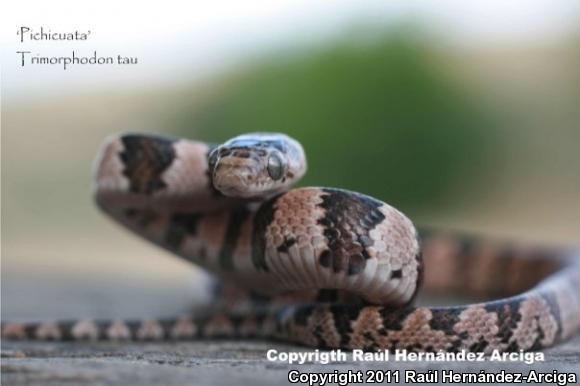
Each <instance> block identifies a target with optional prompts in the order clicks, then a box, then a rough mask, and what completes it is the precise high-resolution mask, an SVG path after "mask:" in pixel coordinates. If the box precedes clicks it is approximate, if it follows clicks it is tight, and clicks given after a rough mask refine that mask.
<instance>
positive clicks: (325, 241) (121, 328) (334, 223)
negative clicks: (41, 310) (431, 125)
mask: <svg viewBox="0 0 580 386" xmlns="http://www.w3.org/2000/svg"><path fill="white" fill-rule="evenodd" d="M305 172H306V159H305V155H304V151H303V149H302V146H301V145H300V144H299V143H298V142H296V141H295V140H293V139H291V138H289V137H288V136H286V135H283V134H248V135H241V136H239V137H236V138H233V139H231V140H229V141H227V142H225V143H224V144H222V145H219V146H212V145H208V144H205V143H201V142H194V141H189V140H184V139H170V138H164V137H158V136H153V135H144V134H126V135H121V136H118V137H114V138H110V139H109V140H107V141H106V143H105V144H104V145H103V148H102V151H101V153H100V155H99V158H98V159H97V162H96V174H95V197H96V202H97V204H98V206H99V207H100V208H101V209H103V210H104V211H105V212H106V213H107V214H108V215H110V216H112V217H113V218H114V219H115V220H117V221H118V222H120V223H121V224H123V225H124V226H126V227H127V228H129V229H131V230H132V231H134V232H135V233H137V234H138V235H140V236H142V237H144V238H146V239H147V240H149V241H151V242H153V243H155V244H157V245H159V246H161V247H163V248H166V249H168V250H169V251H171V252H173V253H175V254H177V255H178V256H180V257H181V258H183V259H186V260H187V261H190V262H192V263H195V264H197V265H200V266H202V267H204V268H205V269H207V270H208V271H210V272H211V273H213V274H215V275H216V276H217V277H219V278H221V279H222V280H223V282H224V283H233V284H228V286H229V287H226V288H230V290H229V292H230V294H231V293H234V294H235V295H236V296H234V298H230V299H229V300H228V301H226V303H225V304H226V305H225V306H223V305H222V306H215V307H214V308H215V310H213V312H211V313H208V314H207V315H192V316H188V317H182V318H175V319H171V320H143V321H98V320H96V321H95V320H82V321H71V322H59V323H37V324H34V323H33V324H18V323H12V324H5V325H3V326H2V335H3V337H4V338H13V339H55V340H82V339H90V340H99V339H110V340H122V339H136V340H158V339H198V338H201V337H235V338H241V337H246V338H250V337H257V338H268V339H281V340H286V341H291V342H295V343H300V344H304V345H309V346H313V347H321V348H348V349H354V348H357V349H365V350H377V349H397V348H404V349H408V350H414V351H438V350H443V351H458V350H470V351H484V352H489V351H491V350H500V351H518V350H536V349H540V348H543V347H548V346H551V345H553V344H554V343H556V342H559V341H562V340H564V339H566V338H569V337H570V336H572V335H573V334H575V333H576V332H577V331H578V330H579V329H580V267H579V265H578V263H577V262H578V261H580V260H578V259H576V260H574V258H573V257H572V255H574V254H575V251H574V250H572V249H564V248H562V249H558V248H529V247H525V246H517V245H515V244H513V243H505V242H504V243H500V242H489V241H482V240H480V239H477V238H473V237H466V236H459V235H451V234H436V233H433V232H417V231H416V230H415V227H414V226H413V224H412V223H411V221H410V220H409V219H408V218H407V217H406V216H405V215H403V214H402V213H401V212H399V211H398V210H396V209H394V208H393V207H391V206H389V205H387V204H385V203H383V202H381V201H378V200H376V199H374V198H371V197H368V196H365V195H362V194H359V193H355V192H350V191H346V190H340V189H332V188H314V187H308V188H300V189H292V190H290V188H291V185H292V184H294V183H295V182H296V181H297V180H298V179H300V178H301V177H302V176H303V175H304V173H305ZM419 234H420V237H419ZM419 240H421V241H419ZM576 257H580V256H576ZM423 271H425V275H423V273H424V272H423ZM423 276H425V280H424V289H423V291H426V292H437V291H442V290H444V291H448V292H461V293H471V294H474V295H485V296H487V297H488V298H489V297H491V298H495V299H499V300H493V301H488V302H482V303H477V304H469V305H458V306H450V307H416V306H413V305H412V301H413V300H414V298H415V296H416V294H417V292H418V290H419V288H420V285H421V283H422V281H423V280H422V278H423ZM231 288H243V289H244V291H242V290H237V289H236V290H232V289H231ZM226 292H227V291H226ZM244 294H247V295H244Z"/></svg>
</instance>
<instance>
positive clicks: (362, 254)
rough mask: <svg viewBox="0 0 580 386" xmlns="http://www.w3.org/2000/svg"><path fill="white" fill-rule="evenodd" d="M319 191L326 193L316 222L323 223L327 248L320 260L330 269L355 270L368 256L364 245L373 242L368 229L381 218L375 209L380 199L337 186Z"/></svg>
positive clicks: (363, 264)
mask: <svg viewBox="0 0 580 386" xmlns="http://www.w3.org/2000/svg"><path fill="white" fill-rule="evenodd" d="M323 191H324V192H325V193H326V194H325V195H323V197H322V204H321V205H320V207H321V208H322V209H324V211H325V216H324V217H323V218H321V219H319V220H318V224H320V225H321V226H323V227H324V236H326V238H327V240H328V247H329V249H328V250H327V251H325V252H323V254H322V255H321V257H320V264H321V265H322V266H323V267H326V268H332V270H333V271H334V272H341V271H345V272H347V274H348V275H354V274H357V273H359V272H361V271H362V270H363V269H364V267H365V264H366V260H368V259H369V258H370V256H369V254H368V252H367V249H366V248H367V247H370V246H372V245H373V241H372V240H371V238H370V237H369V231H370V230H372V229H374V228H375V227H376V225H377V224H379V223H380V222H382V221H383V220H384V219H385V216H384V214H383V213H381V212H380V211H379V209H378V208H380V207H381V206H382V202H380V201H377V200H373V199H372V198H370V197H368V196H362V195H360V196H357V195H352V194H349V193H346V192H344V191H341V190H335V189H332V190H331V189H323ZM355 198H356V199H355ZM351 236H354V237H356V238H355V239H354V238H351Z"/></svg>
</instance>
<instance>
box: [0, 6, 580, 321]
mask: <svg viewBox="0 0 580 386" xmlns="http://www.w3.org/2000/svg"><path fill="white" fill-rule="evenodd" d="M27 4H28V3H27ZM79 7H81V5H80V4H76V3H72V2H67V1H62V0H60V1H56V2H50V3H46V4H44V3H40V2H39V3H38V4H36V6H35V7H33V8H34V9H35V12H34V14H33V13H32V12H28V9H30V8H29V5H26V4H24V3H22V2H20V3H17V2H13V4H11V5H9V6H6V8H9V9H8V12H7V13H5V14H4V16H3V17H5V18H6V20H4V22H3V23H2V28H3V29H4V30H3V32H5V33H3V36H2V48H3V50H2V56H1V57H2V121H1V124H2V210H3V211H2V314H3V318H5V317H10V318H33V317H37V316H39V315H41V316H46V317H59V316H60V317H63V316H95V315H100V316H106V315H108V314H122V315H124V316H144V315H145V316H147V315H164V314H172V313H174V312H175V311H176V310H177V311H180V310H186V309H187V305H188V303H189V302H191V301H192V300H194V299H195V298H198V297H201V296H202V295H203V293H202V292H203V291H200V290H199V287H200V284H201V283H205V281H204V280H205V279H204V278H203V277H201V276H199V275H196V274H195V273H194V270H193V268H192V267H190V266H189V265H187V264H185V263H182V262H181V261H179V260H178V259H177V258H173V257H170V256H168V255H166V254H165V253H164V252H161V251H159V250H157V249H155V247H153V246H149V245H147V244H145V243H143V242H142V241H141V240H138V239H136V238H134V237H133V236H131V235H129V234H128V233H126V232H124V231H122V230H121V229H120V228H119V227H117V226H116V225H115V224H113V223H111V222H110V221H109V220H107V219H106V218H105V217H104V216H102V215H101V214H99V213H98V212H97V211H96V209H95V207H94V205H93V203H92V200H91V162H92V159H93V157H94V155H95V153H96V151H97V148H98V146H99V144H100V143H101V141H102V140H103V138H105V137H106V136H107V135H109V134H111V133H116V132H119V131H143V132H160V133H166V134H170V135H176V136H184V137H189V138H195V139H201V140H205V141H211V142H221V141H223V140H226V139H228V138H230V137H232V136H234V135H237V134H240V133H244V132H251V131H282V132H285V133H288V134H290V135H291V136H294V137H295V138H297V139H298V140H300V141H301V142H302V143H303V145H304V146H305V148H306V151H307V155H308V157H309V166H310V170H309V172H308V175H307V177H306V178H305V179H304V181H303V184H304V185H322V186H335V187H341V188H347V189H352V190H356V191H360V192H363V193H366V194H370V195H373V196H376V197H377V198H379V199H381V200H384V201H386V202H388V203H390V204H392V205H394V206H395V207H397V208H399V209H401V210H402V211H403V212H405V213H406V214H407V215H409V216H410V217H411V218H412V219H414V221H415V222H416V223H417V224H423V225H433V226H438V227H444V228H451V229H462V230H469V231H475V232H480V233H482V234H485V235H492V236H501V237H511V238H516V239H523V240H537V241H540V242H544V243H564V244H571V245H574V244H578V243H579V241H580V240H579V235H580V203H579V198H580V173H579V165H580V151H578V148H579V145H580V123H579V122H580V108H579V107H580V44H579V43H580V28H579V27H578V26H580V4H579V3H578V2H576V1H573V0H555V1H554V0H552V1H547V0H546V1H540V0H535V1H511V2H508V3H506V2H501V1H477V2H461V1H449V0H448V1H392V2H382V1H365V2H357V1H346V0H343V1H338V2H332V3H331V2H324V1H319V2H318V1H315V2H312V1H305V0H304V1H302V0H299V1H290V0H285V1H276V2H236V1H224V0H220V1H212V2H194V3H191V4H189V5H188V6H187V7H185V6H184V5H182V4H179V3H177V2H173V1H169V2H165V3H164V5H163V8H162V9H154V8H143V7H144V6H143V4H141V3H140V2H131V1H130V2H123V3H122V4H117V3H113V2H112V1H105V2H100V3H99V4H98V5H96V4H95V5H94V6H92V8H91V7H88V8H87V7H86V5H85V4H82V7H83V8H79ZM65 9H66V12H64V11H63V10H65ZM113 10H114V12H113ZM22 25H25V26H29V27H32V28H36V29H39V28H40V26H44V27H45V29H46V28H48V29H52V30H53V31H59V32H60V31H62V32H67V31H74V30H75V29H78V30H81V31H82V30H87V29H90V30H91V31H92V32H91V38H90V39H89V40H88V41H82V42H46V41H45V42H29V43H24V44H21V43H19V41H18V37H17V36H16V31H17V29H18V28H19V27H20V26H22ZM22 48H26V49H30V50H31V51H33V52H38V53H42V54H44V55H50V56H58V55H59V54H69V53H70V51H71V50H72V49H75V51H77V52H80V53H85V54H91V53H92V52H93V51H94V50H96V51H98V53H99V54H101V55H117V54H123V55H126V56H135V57H138V58H139V63H138V64H136V65H132V66H110V67H104V66H76V67H71V68H70V69H68V70H66V71H64V70H63V69H62V68H60V67H58V66H25V67H20V65H19V57H18V56H17V55H16V54H15V52H16V51H17V50H19V49H22ZM118 294H123V295H124V296H122V297H119V296H117V295H118ZM79 299H81V300H82V299H86V300H87V301H86V302H83V301H79ZM71 302H76V303H78V306H77V307H74V309H73V308H71V307H70V304H71ZM145 305H147V306H145Z"/></svg>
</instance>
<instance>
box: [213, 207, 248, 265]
mask: <svg viewBox="0 0 580 386" xmlns="http://www.w3.org/2000/svg"><path fill="white" fill-rule="evenodd" d="M248 216H250V211H249V210H248V209H247V208H245V207H243V206H242V207H239V208H235V209H233V210H232V211H231V213H230V218H229V220H228V225H227V227H226V234H225V239H224V241H223V245H222V248H221V250H220V252H219V261H220V266H221V267H222V269H224V270H226V271H230V270H232V269H233V262H232V255H233V253H234V250H235V249H236V246H237V244H238V240H239V238H240V234H241V227H242V224H243V223H244V222H245V221H246V219H247V218H248Z"/></svg>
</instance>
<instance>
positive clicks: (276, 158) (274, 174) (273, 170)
mask: <svg viewBox="0 0 580 386" xmlns="http://www.w3.org/2000/svg"><path fill="white" fill-rule="evenodd" d="M268 174H269V175H270V178H272V179H273V180H279V179H280V178H282V175H283V174H284V161H283V160H282V157H281V156H280V154H278V153H272V154H271V155H270V157H269V158H268Z"/></svg>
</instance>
